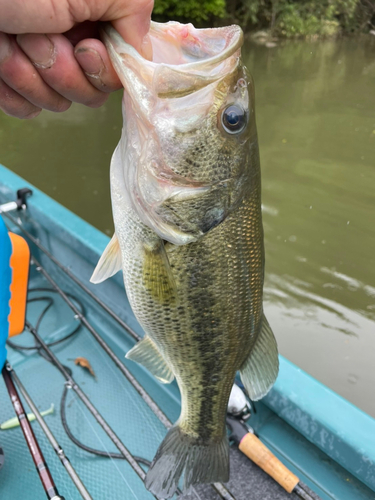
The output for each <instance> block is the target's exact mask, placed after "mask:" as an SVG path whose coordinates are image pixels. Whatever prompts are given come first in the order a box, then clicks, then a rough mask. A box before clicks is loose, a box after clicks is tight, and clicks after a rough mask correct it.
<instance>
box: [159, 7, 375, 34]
mask: <svg viewBox="0 0 375 500" xmlns="http://www.w3.org/2000/svg"><path fill="white" fill-rule="evenodd" d="M154 13H155V14H156V15H159V16H162V17H163V18H164V19H177V20H185V21H186V20H189V21H191V22H193V23H197V24H198V25H202V23H203V24H204V23H206V24H207V23H211V24H213V23H218V22H220V18H224V21H225V22H235V23H238V24H240V25H241V26H242V27H243V28H244V29H248V30H254V29H269V30H271V32H272V33H274V34H277V35H281V36H285V37H296V36H332V35H336V34H338V33H342V32H344V33H351V32H360V31H365V32H366V31H367V32H368V31H369V30H371V29H375V0H155V9H154ZM221 22H223V21H221Z"/></svg>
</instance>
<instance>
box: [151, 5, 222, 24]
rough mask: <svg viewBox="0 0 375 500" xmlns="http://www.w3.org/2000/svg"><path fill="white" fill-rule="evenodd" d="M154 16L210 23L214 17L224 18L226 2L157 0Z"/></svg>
mask: <svg viewBox="0 0 375 500" xmlns="http://www.w3.org/2000/svg"><path fill="white" fill-rule="evenodd" d="M154 14H156V15H160V16H162V17H163V18H165V17H167V18H169V19H172V20H176V19H183V20H189V21H190V22H198V24H199V23H200V22H202V21H208V20H209V19H211V18H212V17H218V18H220V17H224V16H225V14H226V1H225V0H155V7H154Z"/></svg>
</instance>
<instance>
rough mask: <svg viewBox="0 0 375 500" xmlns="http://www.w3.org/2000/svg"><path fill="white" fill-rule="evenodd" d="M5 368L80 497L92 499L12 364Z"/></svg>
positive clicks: (85, 499) (86, 499)
mask: <svg viewBox="0 0 375 500" xmlns="http://www.w3.org/2000/svg"><path fill="white" fill-rule="evenodd" d="M6 368H7V370H8V372H9V373H10V375H11V376H12V378H13V380H14V381H15V383H16V385H17V387H18V390H19V391H20V393H21V394H22V396H23V397H24V399H25V401H26V403H27V404H28V406H29V408H30V410H31V411H32V412H33V413H34V415H35V418H36V420H37V421H38V423H39V425H40V427H41V428H42V430H43V432H44V434H45V435H46V437H47V439H48V441H49V442H50V444H51V445H52V448H53V449H54V450H55V452H56V455H57V456H58V457H59V459H60V461H61V463H62V465H63V466H64V467H65V469H66V471H67V473H68V474H69V476H70V478H71V480H72V481H73V483H74V485H75V486H76V488H77V490H78V491H79V493H80V494H81V497H82V498H83V499H84V500H93V499H92V497H91V495H90V493H89V492H88V491H87V489H86V487H85V485H84V484H83V482H82V480H81V478H80V477H79V475H78V474H77V472H76V470H75V469H74V467H73V466H72V464H71V463H70V461H69V458H68V457H67V456H66V455H65V452H64V450H63V449H62V448H61V446H60V445H59V443H58V442H57V440H56V438H55V436H54V435H53V434H52V431H51V430H50V428H49V427H48V425H47V424H46V422H45V420H44V418H43V417H42V415H41V414H40V412H39V410H38V408H37V407H36V405H35V404H34V401H33V400H32V399H31V397H30V395H29V393H28V392H27V391H26V389H25V387H24V385H23V384H22V382H21V381H20V379H19V378H18V375H17V374H16V372H15V371H14V369H13V368H12V366H11V365H10V364H9V363H8V364H7V367H6Z"/></svg>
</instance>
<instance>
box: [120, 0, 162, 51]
mask: <svg viewBox="0 0 375 500" xmlns="http://www.w3.org/2000/svg"><path fill="white" fill-rule="evenodd" d="M153 7H154V2H153V0H151V1H150V0H138V2H134V10H133V11H131V12H128V13H127V15H126V16H124V17H121V18H119V19H117V20H112V24H113V26H114V28H115V29H116V30H117V31H118V32H119V33H120V35H121V36H122V37H123V39H124V40H125V41H126V42H127V43H129V44H130V45H133V47H134V48H135V49H136V50H137V51H138V52H139V53H140V54H142V55H143V57H146V58H147V59H151V57H152V50H151V43H150V41H149V38H148V36H146V35H147V33H148V32H149V29H150V21H151V13H152V9H153Z"/></svg>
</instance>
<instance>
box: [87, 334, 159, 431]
mask: <svg viewBox="0 0 375 500" xmlns="http://www.w3.org/2000/svg"><path fill="white" fill-rule="evenodd" d="M94 346H95V348H96V350H97V352H98V353H99V356H100V358H101V360H102V362H103V364H105V365H106V366H107V368H108V370H110V372H111V373H112V375H113V377H114V378H115V379H116V380H117V381H118V383H119V385H120V386H121V387H122V389H123V390H124V392H125V393H127V392H128V385H127V384H126V383H125V381H124V378H123V377H121V375H120V374H119V372H118V370H115V368H114V366H113V364H112V363H111V362H110V361H109V359H108V357H107V356H105V355H104V353H103V350H102V349H100V346H97V345H96V344H94ZM132 388H133V389H134V387H132ZM128 402H130V404H131V405H132V407H133V408H134V409H135V411H136V412H137V413H138V414H140V416H142V417H145V418H146V420H147V422H148V424H149V425H150V427H152V428H153V430H154V432H155V434H156V435H157V436H158V438H159V439H160V440H162V439H164V437H165V434H163V433H162V431H161V430H160V429H159V428H158V426H157V425H156V423H155V421H154V419H153V418H152V416H151V415H150V414H149V411H148V410H149V408H147V409H146V411H143V412H142V411H141V410H140V407H139V405H137V404H136V402H135V400H134V398H132V397H130V398H128Z"/></svg>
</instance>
